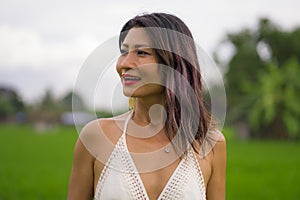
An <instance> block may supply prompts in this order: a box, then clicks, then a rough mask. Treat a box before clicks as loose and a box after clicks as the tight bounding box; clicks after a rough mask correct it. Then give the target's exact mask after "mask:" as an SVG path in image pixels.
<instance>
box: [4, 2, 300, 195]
mask: <svg viewBox="0 0 300 200" xmlns="http://www.w3.org/2000/svg"><path fill="white" fill-rule="evenodd" d="M0 5H1V6H0V150H1V151H0V199H1V200H2V199H66V195H67V187H68V181H69V174H70V170H71V166H72V159H73V149H74V144H75V141H76V139H77V137H78V133H77V130H76V128H75V127H74V121H73V115H72V97H73V101H76V105H77V106H79V107H81V108H83V109H82V110H91V109H90V108H92V107H93V105H89V102H88V100H87V99H84V97H82V96H81V95H80V94H77V93H76V92H74V91H73V87H74V84H75V82H76V77H77V75H78V73H79V71H80V68H81V66H82V65H83V63H84V62H85V60H86V59H87V57H88V56H89V55H90V54H91V53H92V52H93V51H94V50H95V48H97V47H98V46H99V45H100V44H101V43H103V42H104V41H106V40H108V39H110V38H111V37H113V36H116V35H117V34H118V33H119V31H120V29H121V27H122V25H123V24H124V23H125V22H126V21H127V20H128V19H129V18H132V17H133V16H135V15H137V14H140V13H143V12H167V13H171V14H175V15H177V16H178V17H180V18H181V19H182V20H183V21H184V22H185V23H186V24H187V25H188V26H189V27H190V29H191V31H192V33H193V35H194V38H195V40H196V42H197V43H198V44H200V45H201V47H202V48H204V49H205V50H206V52H207V53H208V54H209V56H210V57H211V58H213V59H214V60H215V62H216V63H217V65H218V67H219V70H220V72H221V73H222V75H223V80H224V84H225V89H226V95H227V114H226V121H225V125H224V127H223V130H222V131H223V133H224V135H225V137H226V138H227V148H228V152H227V154H228V161H227V162H228V164H227V199H283V198H284V199H298V198H299V195H300V190H299V185H300V173H299V172H298V169H299V168H300V155H299V154H300V141H299V138H300V123H299V122H300V106H299V103H300V12H299V8H300V1H297V0H286V1H279V0H273V1H271V0H253V1H244V2H243V1H237V0H227V1H220V0H219V1H218V0H212V1H196V0H195V1H186V2H184V3H183V2H182V1H179V0H166V1H158V0H154V1H137V0H129V1H120V0H115V1H111V2H104V1H101V0H100V1H93V0H88V1H85V2H80V1H68V0H63V1H47V0H46V1H37V0H24V1H16V0H10V1H0ZM112 78H113V77H112ZM211 89H212V90H216V91H218V90H219V89H220V85H218V84H216V85H214V87H213V88H211ZM107 101H108V102H109V101H111V99H109V98H108V100H107ZM122 102H123V103H124V99H123V100H122V101H121V103H122ZM122 105H125V104H122ZM126 109H127V107H126V106H124V107H122V106H121V107H120V108H119V112H122V111H124V110H126ZM94 112H96V115H97V117H109V116H111V115H112V111H111V110H110V108H109V106H108V104H107V102H103V103H102V104H100V105H97V107H95V108H94ZM93 114H95V113H89V112H76V115H77V117H78V118H77V119H80V121H78V122H79V123H81V124H84V123H86V122H87V121H89V120H91V119H92V118H94V117H95V116H94V115H93Z"/></svg>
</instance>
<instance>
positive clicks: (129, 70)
mask: <svg viewBox="0 0 300 200" xmlns="http://www.w3.org/2000/svg"><path fill="white" fill-rule="evenodd" d="M116 68H117V72H118V74H119V76H120V77H121V79H122V84H123V93H124V94H125V95H126V96H128V97H147V96H153V95H161V94H162V92H163V86H162V80H161V75H160V74H159V70H158V63H157V58H156V54H155V51H154V50H153V49H152V48H151V40H150V38H149V36H148V34H147V33H146V31H145V30H144V29H143V28H132V29H130V30H129V32H128V34H127V36H126V37H125V39H124V41H123V43H122V45H121V55H120V57H119V59H118V62H117V66H116Z"/></svg>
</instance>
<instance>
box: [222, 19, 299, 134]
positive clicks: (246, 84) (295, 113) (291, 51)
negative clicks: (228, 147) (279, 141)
mask: <svg viewBox="0 0 300 200" xmlns="http://www.w3.org/2000/svg"><path fill="white" fill-rule="evenodd" d="M299 38H300V28H296V29H295V30H293V31H290V32H287V31H282V29H281V28H279V27H278V26H277V25H275V24H274V23H272V22H271V21H270V20H268V19H261V20H260V21H259V23H258V27H257V28H256V29H253V30H250V29H243V30H241V31H239V32H237V33H231V34H228V35H227V39H226V40H227V41H228V42H230V43H231V44H232V45H233V46H234V48H235V53H234V55H233V56H232V58H231V59H230V61H229V62H228V71H227V73H226V74H225V77H226V91H227V97H228V115H227V116H228V121H229V123H231V124H237V123H243V124H245V125H247V126H248V128H249V130H250V132H251V135H253V136H260V137H261V136H262V137H264V136H267V137H299V136H300V124H299V123H298V122H299V121H300V106H298V102H300V95H299V91H300V79H299V78H298V77H297V76H298V75H299V74H300V64H299V63H300V62H299V61H300V40H299Z"/></svg>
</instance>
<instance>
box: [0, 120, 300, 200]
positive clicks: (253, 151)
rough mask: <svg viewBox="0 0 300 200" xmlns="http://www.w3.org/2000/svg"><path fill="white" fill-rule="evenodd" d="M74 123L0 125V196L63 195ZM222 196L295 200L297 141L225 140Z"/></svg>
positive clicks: (299, 190)
mask: <svg viewBox="0 0 300 200" xmlns="http://www.w3.org/2000/svg"><path fill="white" fill-rule="evenodd" d="M77 137H78V134H77V132H76V130H75V129H74V128H73V127H57V128H55V129H53V130H51V131H50V132H49V133H48V132H45V133H38V132H36V131H34V130H33V129H32V128H31V127H30V126H17V125H1V126H0V148H1V151H0V200H2V199H3V200H4V199H5V200H10V199H18V200H19V199H22V200H23V199H28V200H29V199H30V200H32V199H41V200H43V199H49V200H50V199H51V200H53V199H57V200H59V199H66V196H67V187H68V181H69V174H70V170H71V166H72V159H73V148H74V144H75V141H76V138H77ZM227 154H228V160H227V199H228V200H235V199H236V200H247V199H249V200H250V199H251V200H253V199H264V200H267V199H271V200H275V199H285V200H287V199H293V200H296V199H299V197H300V173H299V172H298V170H300V155H299V154H300V143H299V142H297V143H296V142H282V141H248V142H240V141H236V140H234V139H231V140H228V141H227Z"/></svg>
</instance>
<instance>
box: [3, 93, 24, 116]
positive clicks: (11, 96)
mask: <svg viewBox="0 0 300 200" xmlns="http://www.w3.org/2000/svg"><path fill="white" fill-rule="evenodd" d="M24 109H25V106H24V103H23V101H22V100H21V98H20V96H19V95H18V93H17V92H16V91H15V90H12V89H9V88H0V120H4V119H6V118H8V117H10V116H13V115H15V114H16V113H17V112H20V111H24Z"/></svg>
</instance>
